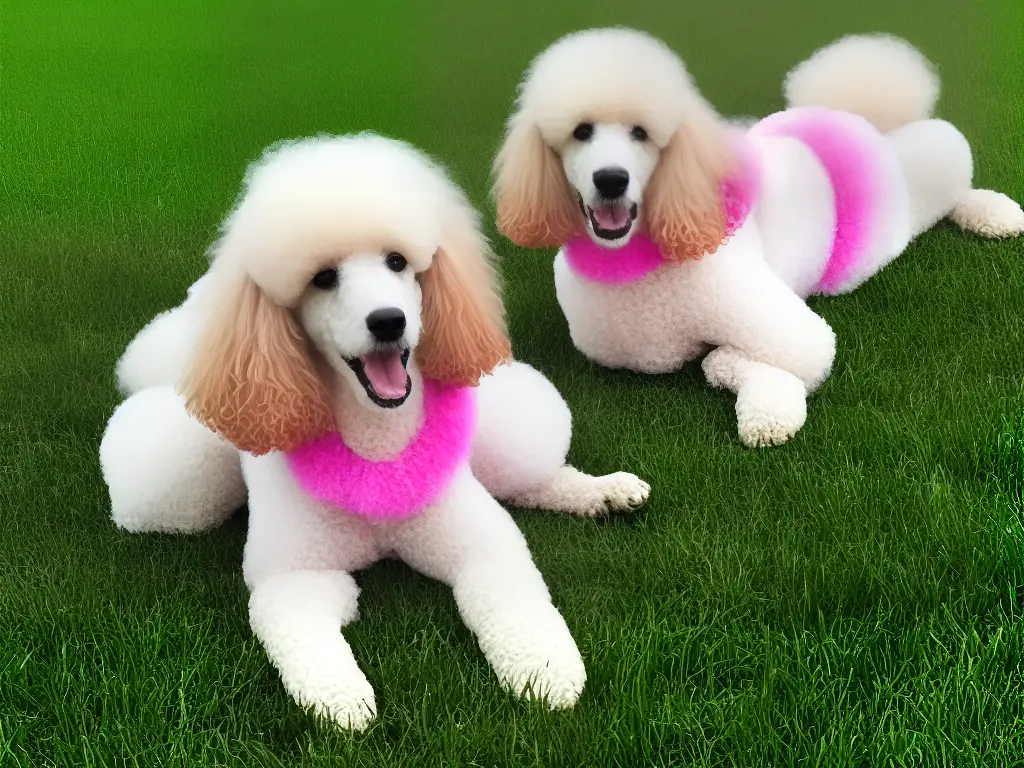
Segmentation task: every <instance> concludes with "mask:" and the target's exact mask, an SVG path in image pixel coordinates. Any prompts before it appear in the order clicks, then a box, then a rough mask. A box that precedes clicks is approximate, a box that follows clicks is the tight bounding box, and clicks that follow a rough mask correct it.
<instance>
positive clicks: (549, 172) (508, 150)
mask: <svg viewBox="0 0 1024 768" xmlns="http://www.w3.org/2000/svg"><path fill="white" fill-rule="evenodd" d="M493 194H494V198H495V201H496V202H497V206H498V231H499V232H501V233H502V234H503V235H505V237H507V238H508V239H509V240H511V241H512V242H513V243H515V244H516V245H521V246H523V247H525V248H543V247H546V246H554V245H562V244H563V243H564V242H566V241H567V240H569V239H570V238H571V237H572V236H573V235H575V234H576V232H577V231H578V230H579V229H580V226H581V225H580V221H579V218H580V212H579V209H578V208H577V207H576V201H575V198H574V197H573V191H572V188H571V187H570V186H569V180H568V179H567V178H566V177H565V170H564V169H563V168H562V161H561V159H559V157H558V155H556V154H555V151H554V150H553V149H551V147H549V146H548V143H547V142H546V141H544V137H543V136H542V135H541V132H540V128H538V127H537V125H536V124H535V123H533V122H531V121H528V120H526V119H525V118H524V116H523V115H522V114H521V113H520V114H516V115H513V117H512V119H511V120H510V121H509V129H508V136H506V138H505V143H504V145H502V147H501V151H500V152H498V156H497V158H496V159H495V161H494V190H493Z"/></svg>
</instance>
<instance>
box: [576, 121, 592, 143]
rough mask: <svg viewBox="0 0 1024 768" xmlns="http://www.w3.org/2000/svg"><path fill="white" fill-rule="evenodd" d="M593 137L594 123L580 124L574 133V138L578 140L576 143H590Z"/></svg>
mask: <svg viewBox="0 0 1024 768" xmlns="http://www.w3.org/2000/svg"><path fill="white" fill-rule="evenodd" d="M593 135H594V125H593V123H580V124H579V125H577V126H576V130H574V131H573V132H572V137H573V138H574V139H576V141H590V137H591V136H593Z"/></svg>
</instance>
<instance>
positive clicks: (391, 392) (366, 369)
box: [363, 351, 406, 400]
mask: <svg viewBox="0 0 1024 768" xmlns="http://www.w3.org/2000/svg"><path fill="white" fill-rule="evenodd" d="M363 373H365V374H366V378H367V379H369V380H370V386H371V387H373V391H374V392H376V393H377V395H378V397H382V398H384V399H385V400H397V399H398V398H400V397H402V396H403V395H405V381H406V374H405V366H404V365H402V355H401V353H399V352H393V351H388V352H373V353H372V354H369V355H367V356H366V357H364V358H363Z"/></svg>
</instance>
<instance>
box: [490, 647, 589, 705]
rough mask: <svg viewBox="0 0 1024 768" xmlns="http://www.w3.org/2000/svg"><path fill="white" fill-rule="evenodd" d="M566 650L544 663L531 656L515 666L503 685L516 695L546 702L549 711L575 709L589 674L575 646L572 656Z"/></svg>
mask: <svg viewBox="0 0 1024 768" xmlns="http://www.w3.org/2000/svg"><path fill="white" fill-rule="evenodd" d="M562 650H563V653H560V654H553V655H552V657H550V658H547V657H545V658H543V660H540V659H537V658H535V657H534V655H533V654H530V657H529V658H524V659H521V660H520V662H519V663H514V664H513V665H512V666H511V669H509V670H508V671H507V672H506V673H505V674H504V675H503V676H502V683H503V684H504V685H505V687H507V688H508V689H509V690H511V691H512V692H513V693H514V694H515V695H516V696H519V697H520V698H523V699H528V700H531V701H543V702H544V703H545V704H547V706H548V708H549V709H552V710H564V709H572V708H573V707H574V706H575V704H576V702H577V701H579V698H580V695H581V694H582V693H583V686H584V685H586V682H587V671H586V669H585V668H584V666H583V659H582V658H580V654H579V651H577V650H576V646H575V645H573V646H572V652H571V653H567V652H564V651H567V650H568V649H562ZM538 662H539V663H538Z"/></svg>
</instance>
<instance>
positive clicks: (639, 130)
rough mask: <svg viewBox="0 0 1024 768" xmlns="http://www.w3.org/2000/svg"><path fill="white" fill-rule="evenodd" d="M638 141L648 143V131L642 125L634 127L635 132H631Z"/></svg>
mask: <svg viewBox="0 0 1024 768" xmlns="http://www.w3.org/2000/svg"><path fill="white" fill-rule="evenodd" d="M629 135H630V136H632V137H633V138H634V139H635V140H636V141H647V131H645V130H644V127H643V126H642V125H634V126H633V130H632V131H630V132H629Z"/></svg>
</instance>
